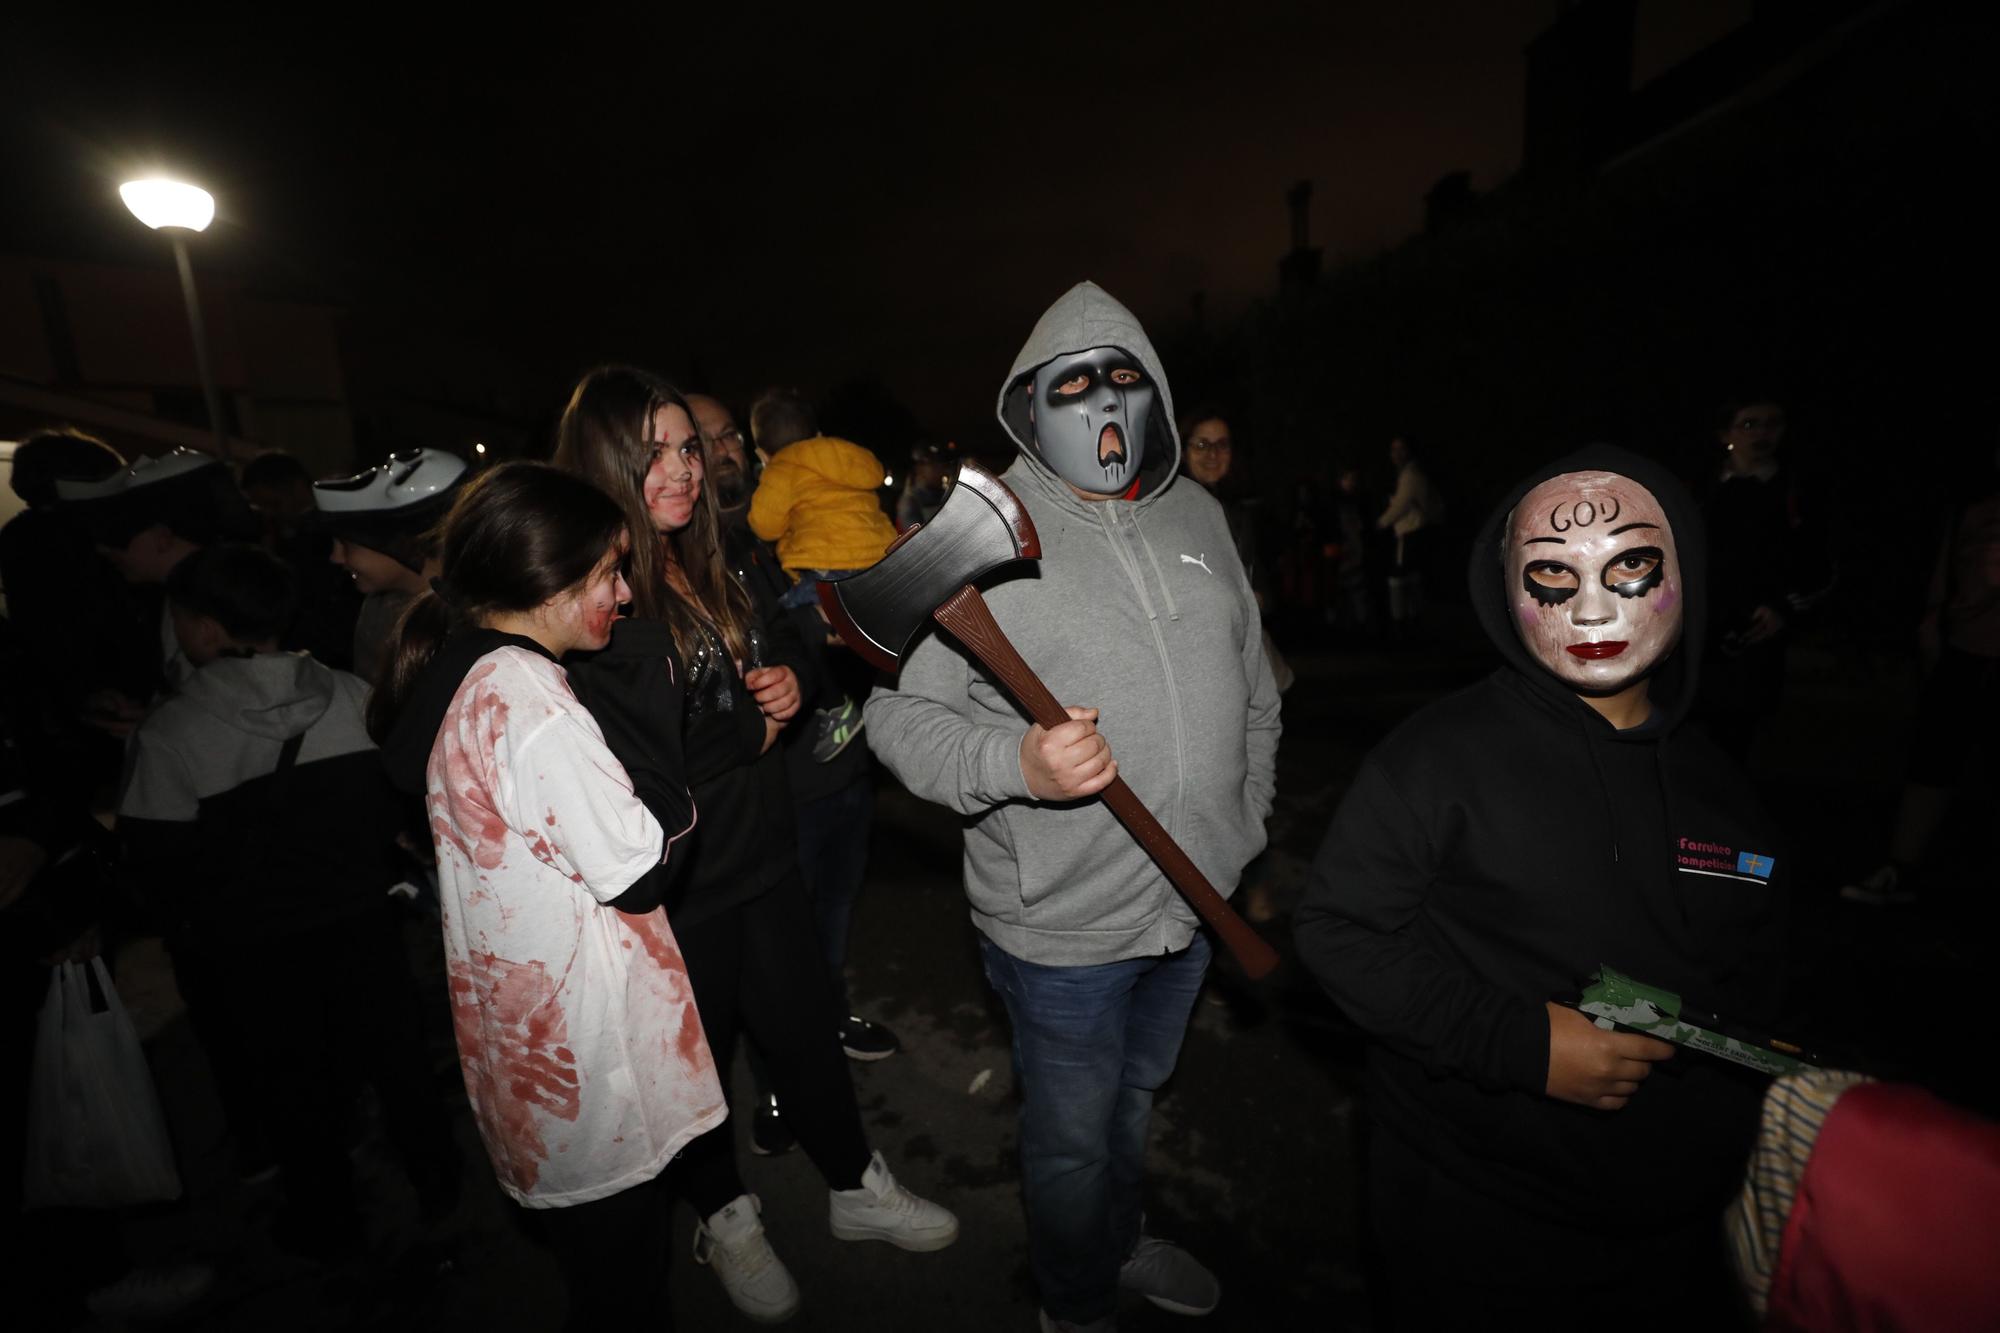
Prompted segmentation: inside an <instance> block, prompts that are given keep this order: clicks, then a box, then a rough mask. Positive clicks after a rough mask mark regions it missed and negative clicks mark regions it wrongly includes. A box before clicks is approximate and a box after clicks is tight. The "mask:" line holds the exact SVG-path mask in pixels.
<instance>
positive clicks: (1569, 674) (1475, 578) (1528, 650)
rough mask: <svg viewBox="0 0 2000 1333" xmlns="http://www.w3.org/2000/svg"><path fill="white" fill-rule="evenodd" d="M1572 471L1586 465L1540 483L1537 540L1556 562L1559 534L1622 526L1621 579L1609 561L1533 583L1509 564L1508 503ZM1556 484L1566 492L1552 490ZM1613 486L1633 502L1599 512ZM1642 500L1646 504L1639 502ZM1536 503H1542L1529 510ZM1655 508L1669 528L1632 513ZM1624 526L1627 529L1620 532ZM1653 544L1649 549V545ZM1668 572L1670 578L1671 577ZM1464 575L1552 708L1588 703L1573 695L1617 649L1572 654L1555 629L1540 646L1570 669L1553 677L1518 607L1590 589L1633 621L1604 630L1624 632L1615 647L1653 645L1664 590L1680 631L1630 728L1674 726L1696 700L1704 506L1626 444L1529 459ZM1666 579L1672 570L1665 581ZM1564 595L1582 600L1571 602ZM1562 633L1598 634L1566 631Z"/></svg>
mask: <svg viewBox="0 0 2000 1333" xmlns="http://www.w3.org/2000/svg"><path fill="white" fill-rule="evenodd" d="M1569 474H1582V475H1583V477H1584V478H1586V480H1585V482H1584V484H1583V486H1582V488H1581V489H1578V488H1575V487H1569V486H1555V487H1548V488H1547V489H1545V490H1544V491H1543V495H1542V498H1543V499H1549V500H1550V502H1551V511H1550V515H1549V517H1548V519H1547V521H1546V523H1535V524H1529V525H1528V526H1530V527H1533V528H1534V529H1535V531H1536V533H1537V534H1538V535H1539V537H1540V540H1541V542H1543V543H1546V547H1547V551H1548V552H1549V554H1550V556H1551V559H1552V561H1557V562H1560V561H1561V560H1562V557H1563V556H1564V554H1565V550H1566V549H1568V548H1566V547H1565V545H1564V543H1569V544H1570V546H1571V547H1573V546H1574V544H1575V543H1576V542H1578V541H1579V540H1581V538H1579V537H1577V536H1573V535H1572V534H1576V533H1580V532H1584V531H1589V532H1593V533H1595V532H1596V531H1598V530H1599V529H1602V531H1603V532H1604V533H1605V534H1609V533H1610V532H1612V531H1614V530H1615V531H1618V532H1619V533H1620V535H1621V538H1622V540H1621V541H1619V542H1618V543H1616V552H1615V554H1617V555H1618V556H1620V557H1624V556H1626V555H1628V554H1629V555H1630V557H1631V564H1632V569H1631V570H1629V571H1623V572H1629V573H1630V574H1631V575H1632V578H1631V579H1630V580H1629V581H1628V580H1623V579H1622V578H1620V577H1618V573H1619V571H1614V570H1613V569H1612V568H1610V567H1609V566H1606V567H1605V568H1603V569H1601V570H1600V569H1598V568H1583V569H1579V570H1576V571H1574V572H1573V573H1571V574H1565V573H1563V572H1561V571H1552V572H1551V573H1552V577H1550V578H1549V579H1548V583H1547V586H1544V584H1543V583H1541V582H1536V586H1535V587H1533V588H1529V587H1528V584H1529V582H1531V581H1535V580H1536V575H1535V574H1534V573H1533V572H1532V571H1524V570H1521V569H1518V568H1517V567H1518V566H1520V565H1521V564H1522V561H1521V560H1520V559H1518V558H1517V554H1518V553H1517V552H1515V551H1514V549H1513V545H1514V537H1515V533H1514V532H1513V530H1512V525H1511V520H1512V517H1513V515H1514V511H1515V510H1516V508H1517V507H1519V506H1520V504H1521V502H1522V501H1523V500H1524V499H1526V498H1528V497H1529V495H1530V494H1531V493H1533V492H1535V491H1536V490H1537V489H1538V488H1543V487H1544V486H1545V484H1546V483H1550V482H1552V481H1554V480H1555V479H1556V478H1559V477H1564V476H1567V475H1569ZM1607 474H1608V476H1607ZM1619 478H1622V479H1625V481H1628V482H1633V483H1637V485H1638V486H1639V487H1643V488H1644V490H1645V491H1647V492H1650V493H1651V498H1652V499H1653V500H1655V501H1657V502H1658V509H1659V513H1653V512H1651V510H1650V508H1649V507H1648V506H1646V505H1645V503H1644V501H1645V497H1644V496H1643V495H1640V494H1639V493H1638V492H1636V491H1635V490H1633V489H1632V488H1630V487H1627V486H1622V485H1620V484H1619V482H1618V481H1617V480H1615V479H1619ZM1571 490H1575V491H1576V494H1575V495H1568V494H1567V492H1569V491H1571ZM1557 491H1563V492H1565V494H1564V495H1557V494H1556V492H1557ZM1621 496H1622V497H1623V502H1624V503H1625V504H1626V505H1627V506H1629V507H1631V512H1629V513H1625V514H1622V515H1621V514H1617V513H1615V512H1614V513H1611V514H1607V513H1606V512H1605V506H1606V505H1607V504H1609V505H1614V506H1615V505H1618V504H1619V503H1620V499H1619V497H1621ZM1641 509H1644V510H1645V511H1646V512H1640V510H1641ZM1539 512H1540V511H1539V505H1538V507H1537V515H1539ZM1662 516H1663V517H1664V519H1665V525H1666V527H1667V529H1668V531H1667V532H1664V533H1662V532H1658V531H1657V530H1656V529H1655V528H1654V527H1652V526H1651V525H1650V524H1648V525H1647V526H1639V525H1638V524H1637V523H1635V522H1633V520H1638V521H1640V522H1646V521H1648V520H1652V519H1656V518H1659V517H1662ZM1619 518H1624V519H1625V520H1627V522H1625V523H1619V524H1617V527H1616V528H1615V529H1614V528H1612V527H1606V526H1604V525H1606V524H1611V523H1616V522H1617V520H1618V519H1619ZM1543 527H1546V528H1547V529H1548V531H1547V532H1546V533H1544V532H1542V528H1543ZM1628 528H1629V529H1630V531H1629V533H1628V532H1627V531H1626V529H1628ZM1524 530H1525V529H1524ZM1600 544H1602V543H1600ZM1628 548H1630V549H1629V551H1628ZM1606 550H1607V551H1609V550H1610V547H1609V546H1606ZM1649 551H1650V552H1652V554H1651V555H1648V554H1647V552H1649ZM1569 563H1575V562H1574V561H1570V562H1569ZM1592 563H1595V561H1594V560H1593V562H1592ZM1621 570H1622V566H1621ZM1676 572H1677V574H1678V578H1677V579H1673V577H1672V576H1673V575H1674V574H1675V573H1676ZM1467 577H1468V580H1469V582H1470V586H1471V591H1472V604H1473V606H1474V608H1475V609H1476V610H1477V611H1478V614H1479V623H1480V625H1481V627H1482V628H1484V629H1485V631H1486V635H1487V637H1488V638H1489V639H1491V640H1492V641H1493V645H1494V647H1496V648H1498V649H1499V650H1500V655H1501V657H1502V658H1504V659H1505V660H1506V662H1507V664H1508V665H1509V666H1510V667H1512V668H1513V669H1514V670H1515V671H1516V672H1518V673H1519V674H1520V676H1521V677H1522V679H1523V680H1524V681H1525V682H1526V683H1527V684H1528V685H1529V686H1531V687H1532V688H1533V689H1534V691H1535V692H1536V694H1537V695H1538V696H1540V697H1542V698H1544V699H1546V700H1547V701H1549V702H1550V703H1551V704H1554V705H1556V706H1558V707H1562V708H1573V709H1585V710H1587V708H1588V706H1587V705H1586V704H1585V703H1584V702H1583V701H1582V700H1581V699H1580V698H1579V697H1578V694H1579V692H1580V691H1584V690H1587V689H1588V688H1589V684H1588V682H1589V680H1590V679H1592V678H1593V676H1594V675H1607V676H1609V675H1614V674H1615V673H1616V665H1617V664H1616V661H1615V659H1612V660H1609V661H1593V660H1592V659H1591V658H1589V657H1586V656H1582V655H1579V656H1578V660H1577V661H1576V662H1574V663H1572V662H1570V661H1569V659H1568V658H1565V657H1563V656H1561V654H1562V652H1563V651H1565V650H1564V649H1561V648H1559V647H1557V646H1556V645H1555V642H1554V640H1553V639H1551V641H1550V642H1549V643H1547V644H1544V645H1542V651H1545V652H1547V653H1549V654H1552V655H1553V656H1554V658H1555V660H1556V662H1557V664H1558V666H1559V668H1560V669H1561V670H1562V671H1563V672H1564V675H1565V677H1566V678H1559V677H1558V676H1557V675H1556V674H1555V670H1556V669H1557V668H1553V667H1551V666H1550V665H1549V664H1548V663H1547V662H1545V660H1544V657H1543V655H1542V651H1538V650H1537V648H1536V647H1534V646H1531V645H1530V644H1529V643H1528V642H1525V641H1524V638H1523V636H1524V634H1532V633H1533V632H1534V631H1533V629H1532V628H1528V627H1524V628H1523V629H1521V630H1517V628H1516V623H1515V622H1516V619H1517V615H1518V614H1519V613H1520V612H1521V608H1523V607H1525V608H1526V609H1527V611H1529V612H1533V613H1535V614H1536V615H1537V618H1538V619H1548V618H1549V617H1551V616H1556V615H1559V614H1567V613H1564V612H1563V610H1562V608H1563V603H1564V602H1566V601H1569V604H1570V607H1571V609H1572V610H1574V609H1575V608H1577V607H1580V606H1582V605H1583V603H1582V601H1581V600H1580V599H1583V598H1586V597H1595V598H1598V599H1599V600H1600V602H1601V603H1602V606H1603V608H1604V614H1605V615H1607V616H1613V617H1616V618H1618V621H1617V623H1618V624H1621V625H1623V624H1627V623H1629V625H1630V626H1631V628H1629V629H1614V630H1611V631H1608V633H1615V634H1617V635H1619V636H1620V637H1627V636H1629V640H1630V643H1629V647H1628V648H1626V649H1624V650H1621V651H1623V652H1631V653H1634V654H1645V653H1647V652H1649V651H1657V642H1653V643H1649V642H1648V639H1647V636H1648V633H1649V626H1650V623H1651V621H1652V617H1653V616H1654V615H1656V614H1658V613H1660V612H1662V611H1667V610H1671V609H1672V603H1671V601H1669V603H1668V605H1667V606H1665V607H1662V606H1661V605H1660V601H1661V599H1662V598H1663V597H1664V598H1669V599H1671V598H1673V597H1676V596H1677V597H1678V599H1679V612H1680V633H1679V639H1678V641H1677V642H1675V643H1673V645H1672V646H1671V647H1669V648H1667V649H1666V650H1665V651H1664V653H1663V654H1662V655H1660V656H1659V658H1658V660H1657V661H1656V662H1654V663H1653V665H1652V666H1651V667H1650V670H1649V672H1648V675H1649V678H1650V679H1651V681H1652V687H1651V689H1650V691H1649V695H1648V697H1649V699H1650V701H1651V703H1652V705H1653V717H1652V720H1651V721H1649V722H1648V723H1647V724H1646V725H1645V726H1643V727H1639V728H1635V729H1634V732H1635V734H1637V735H1644V736H1657V735H1660V734H1661V733H1662V732H1664V731H1667V730H1670V729H1672V728H1673V727H1675V726H1677V725H1678V724H1679V723H1680V721H1681V720H1682V719H1683V718H1684V717H1685V716H1686V714H1687V711H1688V709H1689V707H1690V706H1691V705H1692V704H1693V702H1694V695H1695V687H1696V684H1697V673H1698V669H1699V665H1700V659H1701V644H1702V634H1703V625H1704V615H1705V611H1706V603H1705V594H1706V592H1707V588H1708V566H1707V543H1706V539H1705V537H1704V535H1703V530H1702V523H1701V516H1700V511H1699V510H1698V509H1697V508H1696V507H1695V503H1694V500H1693V498H1692V497H1691V496H1690V495H1689V494H1688V492H1687V490H1686V488H1685V487H1683V486H1682V485H1681V484H1680V482H1679V481H1678V480H1676V479H1675V477H1674V476H1673V474H1672V473H1670V472H1668V471H1667V469H1665V468H1663V467H1661V466H1659V465H1658V464H1656V463H1654V462H1652V461H1650V460H1648V459H1645V458H1642V457H1640V456H1639V455H1638V454H1635V453H1632V452H1631V451H1629V450H1626V449H1620V448H1617V447H1615V446H1612V445H1602V444H1599V445H1590V446H1587V447H1585V448H1582V449H1578V450H1576V451H1575V452H1573V453H1570V454H1566V455H1564V456H1563V457H1561V458H1558V459H1555V460H1554V461H1552V462H1550V463H1548V464H1546V465H1545V466H1543V467H1541V468H1538V469H1536V470H1535V471H1534V472H1532V473H1530V474H1529V475H1528V476H1526V477H1524V478H1522V480H1521V481H1520V482H1519V483H1518V484H1516V485H1515V487H1514V488H1513V490H1512V491H1510V492H1509V494H1508V495H1507V497H1506V498H1505V499H1504V500H1502V501H1501V502H1500V504H1499V505H1498V506H1497V507H1496V508H1495V509H1494V510H1493V512H1492V513H1491V514H1490V515H1488V517H1487V519H1486V521H1485V523H1484V524H1482V525H1481V527H1480V529H1479V535H1478V537H1477V538H1476V539H1475V540H1474V541H1473V544H1472V554H1471V560H1470V567H1469V569H1468V573H1467ZM1662 579H1667V580H1669V581H1666V582H1662ZM1676 582H1677V584H1678V587H1676V586H1675V583H1676ZM1599 583H1602V584H1603V585H1604V587H1603V588H1601V589H1600V588H1599V587H1598V586H1597V585H1598V584H1599ZM1572 587H1574V591H1572V590H1571V589H1572ZM1524 588H1527V590H1528V596H1527V597H1523V596H1521V595H1520V594H1521V592H1522V590H1523V589H1524ZM1572 598H1575V599H1579V600H1576V601H1570V599H1572ZM1652 632H1655V633H1657V632H1658V631H1657V630H1653V631H1652ZM1569 637H1576V638H1583V637H1591V638H1599V637H1606V636H1605V635H1596V634H1592V635H1588V636H1584V635H1578V634H1572V635H1570V636H1569ZM1627 678H1628V679H1629V676H1628V677H1627Z"/></svg>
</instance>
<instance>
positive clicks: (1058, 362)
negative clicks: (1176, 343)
mask: <svg viewBox="0 0 2000 1333" xmlns="http://www.w3.org/2000/svg"><path fill="white" fill-rule="evenodd" d="M1158 400H1159V390H1158V389H1157V388H1156V387H1155V386H1154V384H1153V377H1152V376H1151V375H1148V374H1147V373H1146V368H1145V367H1144V366H1142V365H1141V364H1140V363H1139V358H1138V357H1136V356H1133V355H1132V354H1131V353H1130V352H1127V351H1126V350H1124V349H1123V348H1121V347H1093V348H1091V349H1090V350H1089V351H1086V352H1074V353H1071V354H1070V355H1068V356H1059V357H1057V358H1055V360H1053V361H1049V362H1047V363H1045V364H1044V365H1042V366H1041V367H1040V368H1038V369H1037V370H1036V371H1035V380H1034V387H1033V395H1032V397H1031V399H1030V403H1031V404H1032V406H1031V413H1032V415H1031V418H1030V420H1031V424H1032V429H1033V430H1034V441H1035V450H1036V452H1037V453H1039V454H1040V455H1041V456H1042V461H1043V462H1044V463H1047V464H1048V465H1049V469H1050V470H1051V471H1053V472H1054V473H1055V474H1056V475H1057V476H1059V477H1061V478H1062V479H1063V480H1064V481H1066V482H1068V483H1069V484H1070V485H1072V486H1074V487H1076V488H1077V489H1078V490H1082V491H1089V492H1090V493H1091V494H1092V495H1119V494H1122V493H1123V492H1124V491H1125V490H1127V489H1128V488H1129V487H1130V486H1131V485H1132V481H1133V479H1134V478H1135V477H1137V476H1138V475H1139V464H1140V463H1142V462H1144V461H1145V457H1146V431H1147V428H1148V427H1149V426H1150V425H1151V424H1152V418H1153V406H1154V404H1155V403H1156V402H1157V401H1158Z"/></svg>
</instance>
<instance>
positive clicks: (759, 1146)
mask: <svg viewBox="0 0 2000 1333" xmlns="http://www.w3.org/2000/svg"><path fill="white" fill-rule="evenodd" d="M798 1143H799V1141H798V1140H797V1139H795V1138H793V1137H792V1131H791V1127H790V1126H788V1125H787V1124H785V1117H784V1116H783V1115H781V1114H779V1112H778V1095H777V1094H776V1093H773V1092H767V1093H765V1094H764V1095H763V1096H762V1097H760V1098H758V1099H757V1109H756V1111H755V1112H753V1113H752V1114H751V1116H750V1151H751V1152H754V1153H756V1154H757V1155H758V1156H759V1157H782V1156H784V1155H785V1154H786V1153H788V1152H790V1151H791V1150H792V1149H793V1148H796V1147H797V1146H798Z"/></svg>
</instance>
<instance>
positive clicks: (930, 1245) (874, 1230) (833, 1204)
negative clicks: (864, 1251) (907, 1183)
mask: <svg viewBox="0 0 2000 1333" xmlns="http://www.w3.org/2000/svg"><path fill="white" fill-rule="evenodd" d="M827 1220H828V1222H829V1223H830V1224H831V1226H832V1228H833V1234H834V1235H835V1236H836V1237H838V1238H839V1239H841V1240H886V1241H888V1242H889V1243H890V1244H891V1245H894V1246H896V1247H897V1248H899V1249H904V1250H941V1249H943V1248H944V1247H945V1246H947V1245H949V1244H951V1243H952V1242H953V1241H955V1240H957V1239H958V1219H957V1218H956V1217H953V1216H952V1215H951V1213H950V1212H948V1211H947V1210H945V1209H943V1208H940V1207H938V1206H937V1205H936V1204H934V1203H932V1202H930V1201H929V1200H928V1199H919V1198H918V1197H917V1196H916V1195H914V1194H912V1193H910V1192H909V1191H908V1190H906V1189H904V1188H903V1187H902V1186H901V1185H898V1184H897V1183H896V1178H895V1177H894V1176H892V1175H890V1174H889V1168H888V1166H887V1165H886V1164H885V1163H884V1162H883V1161H882V1154H881V1153H879V1152H878V1153H876V1154H874V1155H873V1156H871V1157H870V1158H869V1159H868V1169H867V1170H866V1171H864V1172H862V1173H861V1188H860V1189H853V1190H828V1191H827Z"/></svg>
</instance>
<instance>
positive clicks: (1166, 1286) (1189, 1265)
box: [1118, 1236, 1222, 1314]
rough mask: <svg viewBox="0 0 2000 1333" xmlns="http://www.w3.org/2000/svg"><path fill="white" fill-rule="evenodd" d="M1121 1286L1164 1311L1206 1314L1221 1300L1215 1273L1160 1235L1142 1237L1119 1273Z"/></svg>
mask: <svg viewBox="0 0 2000 1333" xmlns="http://www.w3.org/2000/svg"><path fill="white" fill-rule="evenodd" d="M1118 1285H1119V1286H1120V1287H1122V1288H1124V1289H1125V1290H1126V1291H1136V1292H1138V1293H1139V1294H1140V1295H1141V1296H1144V1297H1145V1298H1146V1299H1147V1300H1149V1301H1151V1302H1152V1303H1153V1304H1155V1305H1157V1306H1159V1307H1160V1308H1161V1309H1162V1310H1171V1311H1173V1312H1174V1313H1175V1314H1207V1313H1208V1312H1209V1311H1210V1310H1213V1309H1214V1308H1215V1306H1216V1303H1217V1302H1218V1301H1220V1300H1221V1299H1222V1284H1221V1283H1220V1282H1217V1281H1216V1280H1215V1274H1213V1273H1211V1272H1209V1271H1208V1270H1207V1269H1206V1268H1204V1267H1202V1266H1201V1264H1200V1263H1199V1262H1198V1261H1197V1260H1196V1259H1195V1257H1194V1256H1193V1255H1191V1254H1189V1253H1188V1252H1187V1251H1186V1250H1184V1249H1182V1248H1181V1247H1180V1246H1178V1245H1176V1244H1174V1243H1173V1242H1172V1241H1170V1240H1161V1239H1160V1238H1159V1237H1158V1236H1141V1237H1139V1243H1138V1244H1137V1245H1135V1246H1133V1247H1132V1254H1131V1256H1130V1257H1129V1258H1127V1259H1126V1260H1125V1263H1124V1266H1123V1267H1121V1268H1120V1269H1119V1270H1118Z"/></svg>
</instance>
